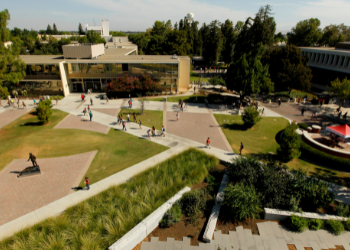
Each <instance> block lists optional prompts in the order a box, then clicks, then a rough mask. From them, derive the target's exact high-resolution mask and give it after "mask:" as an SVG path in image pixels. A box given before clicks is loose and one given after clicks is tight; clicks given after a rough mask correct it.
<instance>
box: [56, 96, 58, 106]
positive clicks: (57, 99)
mask: <svg viewBox="0 0 350 250" xmlns="http://www.w3.org/2000/svg"><path fill="white" fill-rule="evenodd" d="M57 105H58V98H57V97H56V106H57Z"/></svg>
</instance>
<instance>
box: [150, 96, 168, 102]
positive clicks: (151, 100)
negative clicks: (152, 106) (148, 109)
mask: <svg viewBox="0 0 350 250" xmlns="http://www.w3.org/2000/svg"><path fill="white" fill-rule="evenodd" d="M146 101H148V102H164V97H156V98H149V97H148V98H147V99H146Z"/></svg>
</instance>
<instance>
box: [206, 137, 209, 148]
mask: <svg viewBox="0 0 350 250" xmlns="http://www.w3.org/2000/svg"><path fill="white" fill-rule="evenodd" d="M207 147H208V148H210V138H209V137H208V139H207Z"/></svg>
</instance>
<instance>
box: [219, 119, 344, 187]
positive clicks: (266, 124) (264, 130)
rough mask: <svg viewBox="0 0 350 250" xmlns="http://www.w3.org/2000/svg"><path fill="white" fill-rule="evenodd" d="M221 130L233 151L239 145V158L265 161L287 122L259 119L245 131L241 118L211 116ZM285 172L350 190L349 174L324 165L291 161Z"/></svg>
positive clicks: (276, 146) (236, 150) (299, 160)
mask: <svg viewBox="0 0 350 250" xmlns="http://www.w3.org/2000/svg"><path fill="white" fill-rule="evenodd" d="M214 116H215V118H216V120H217V121H218V123H219V125H220V126H221V128H222V131H223V132H224V134H225V136H226V138H227V140H228V141H229V143H230V145H231V147H232V149H233V151H234V152H235V153H239V146H240V143H241V142H243V145H244V150H243V153H242V154H243V155H255V156H257V157H259V158H260V159H266V157H267V154H268V153H269V152H273V153H274V154H276V150H277V148H278V143H277V142H276V139H275V138H276V135H277V133H278V132H280V131H281V130H283V129H284V128H285V127H286V126H287V125H288V124H289V123H288V121H287V120H286V119H284V118H278V117H262V119H261V121H260V122H259V123H258V124H256V125H255V126H254V127H253V128H251V129H248V130H245V129H244V127H243V126H242V125H243V121H242V118H241V116H236V115H235V116H233V115H217V114H215V115H214ZM286 165H287V166H288V168H289V169H299V168H301V169H303V170H304V171H306V172H307V175H309V176H313V177H316V178H320V179H323V180H326V181H329V182H333V183H336V184H339V185H343V186H347V187H350V174H349V173H344V172H339V171H336V170H333V169H330V168H327V167H326V166H319V165H316V164H313V163H312V162H309V161H306V160H304V159H294V160H292V161H291V162H288V163H287V164H286Z"/></svg>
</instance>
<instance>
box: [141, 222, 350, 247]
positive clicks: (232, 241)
mask: <svg viewBox="0 0 350 250" xmlns="http://www.w3.org/2000/svg"><path fill="white" fill-rule="evenodd" d="M257 226H258V230H259V235H253V234H252V232H251V230H250V229H243V227H242V226H239V227H236V231H229V234H222V233H221V231H216V232H214V240H212V241H211V242H210V243H199V245H198V246H190V238H187V237H183V241H175V240H174V238H167V241H159V240H158V238H157V237H151V241H150V242H145V241H144V242H142V245H141V250H153V249H158V250H197V249H198V250H199V249H203V250H217V249H218V248H219V247H220V248H221V249H222V250H224V249H227V250H229V249H237V250H238V249H240V250H288V246H287V244H290V245H294V246H295V247H296V249H297V250H305V247H311V248H312V249H313V250H321V249H329V248H331V249H335V246H336V245H337V246H343V247H344V249H345V250H350V246H349V242H350V232H345V233H344V234H342V235H339V236H335V235H332V234H331V233H329V232H328V231H325V230H318V231H310V230H307V231H305V232H303V233H295V232H290V231H288V230H286V229H284V228H282V227H281V226H280V225H278V224H277V222H270V221H268V222H263V223H257Z"/></svg>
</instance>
